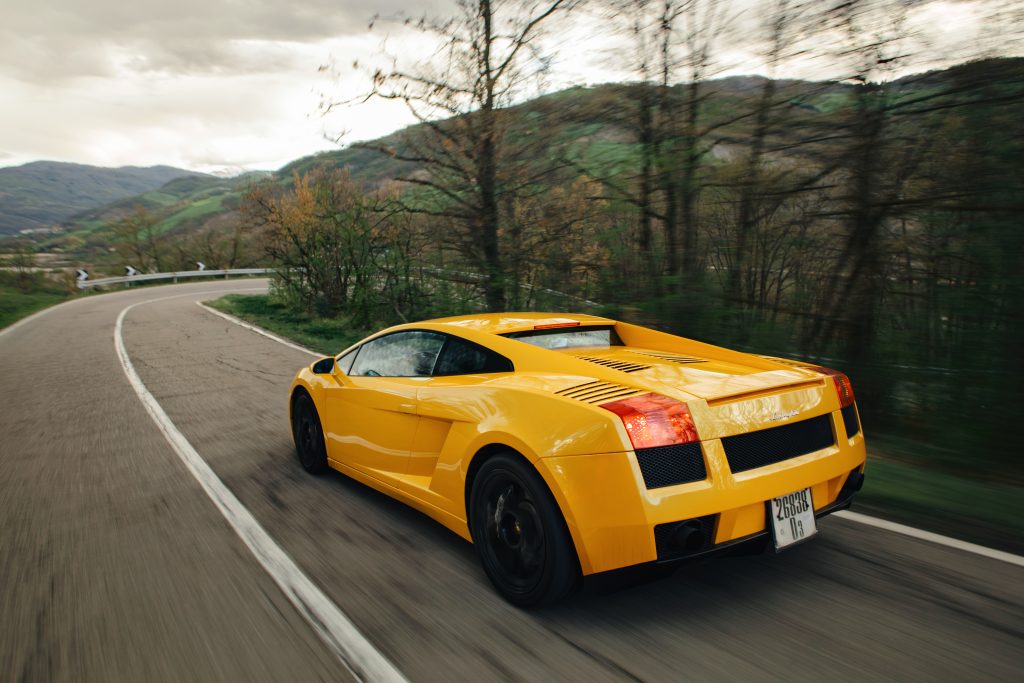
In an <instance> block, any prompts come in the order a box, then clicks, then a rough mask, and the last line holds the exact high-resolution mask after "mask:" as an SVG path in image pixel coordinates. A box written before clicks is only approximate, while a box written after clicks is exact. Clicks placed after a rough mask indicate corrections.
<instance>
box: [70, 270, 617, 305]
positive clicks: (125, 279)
mask: <svg viewBox="0 0 1024 683" xmlns="http://www.w3.org/2000/svg"><path fill="white" fill-rule="evenodd" d="M424 270H426V271H427V272H429V273H431V274H433V275H434V276H435V277H437V278H440V279H444V280H451V281H459V282H482V281H483V279H484V277H483V275H481V274H479V273H469V272H465V271H458V270H444V269H441V268H425V269H424ZM273 272H275V269H274V268H231V269H227V270H179V271H176V272H171V273H139V274H138V275H122V276H121V277H103V278H100V279H99V280H78V288H79V289H90V288H92V287H103V286H105V285H129V284H131V283H133V282H153V281H155V280H171V281H172V282H177V281H178V280H179V279H188V278H193V277H217V276H222V277H225V278H227V277H230V276H232V275H269V274H271V273H273ZM519 286H520V287H522V288H523V289H529V290H536V291H539V292H544V293H545V294H551V295H553V296H560V297H564V298H566V299H572V300H573V301H576V302H579V303H581V304H584V305H585V306H590V307H593V308H598V307H600V305H601V304H599V303H597V302H596V301H590V300H589V299H584V298H583V297H578V296H574V295H572V294H566V293H565V292H559V291H556V290H554V289H548V288H547V287H540V286H537V285H531V284H527V283H522V284H520V285H519Z"/></svg>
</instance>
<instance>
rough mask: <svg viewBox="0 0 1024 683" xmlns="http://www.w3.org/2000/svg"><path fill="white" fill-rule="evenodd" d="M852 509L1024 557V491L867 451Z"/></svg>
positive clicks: (1015, 487)
mask: <svg viewBox="0 0 1024 683" xmlns="http://www.w3.org/2000/svg"><path fill="white" fill-rule="evenodd" d="M868 440H869V446H868V464H867V468H866V469H865V472H864V474H865V477H866V478H865V480H864V489H863V490H862V491H861V492H860V494H858V496H857V498H856V500H855V501H854V504H853V509H854V510H857V511H862V512H876V513H878V514H879V515H881V516H884V517H887V518H889V519H892V520H894V521H897V522H903V523H906V524H910V525H912V526H916V527H920V528H924V529H930V530H933V531H936V532H939V533H945V534H949V535H951V536H955V537H957V538H962V539H963V540H965V541H970V542H972V543H980V544H982V545H989V546H992V547H996V548H1000V549H1002V550H1008V551H1010V552H1017V553H1021V552H1024V490H1022V489H1021V488H1020V487H1018V486H1012V485H1008V484H998V483H994V482H986V481H975V480H973V479H965V478H963V477H958V476H956V475H953V474H948V473H946V472H941V471H938V470H935V469H930V468H927V467H922V466H920V465H918V464H913V465H912V464H908V463H903V462H897V461H893V460H887V459H885V458H882V457H879V456H878V455H877V454H875V453H873V452H872V451H871V447H870V434H869V435H868Z"/></svg>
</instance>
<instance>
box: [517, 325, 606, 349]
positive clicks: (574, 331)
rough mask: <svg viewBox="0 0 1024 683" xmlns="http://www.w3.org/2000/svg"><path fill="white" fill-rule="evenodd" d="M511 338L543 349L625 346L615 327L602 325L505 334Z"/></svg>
mask: <svg viewBox="0 0 1024 683" xmlns="http://www.w3.org/2000/svg"><path fill="white" fill-rule="evenodd" d="M504 336H506V337H509V338H510V339H518V340H519V341H521V342H526V343H527V344H532V345H533V346H539V347H540V348H542V349H574V348H578V347H584V346H623V344H622V340H621V339H620V338H619V335H618V333H616V332H615V328H614V327H612V326H611V325H606V326H601V327H594V326H591V327H559V328H555V329H549V330H524V331H523V332H512V333H510V334H506V335H504Z"/></svg>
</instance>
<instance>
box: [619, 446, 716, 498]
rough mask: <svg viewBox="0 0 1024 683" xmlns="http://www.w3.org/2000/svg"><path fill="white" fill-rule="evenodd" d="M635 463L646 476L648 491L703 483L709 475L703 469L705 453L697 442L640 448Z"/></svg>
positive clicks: (645, 483)
mask: <svg viewBox="0 0 1024 683" xmlns="http://www.w3.org/2000/svg"><path fill="white" fill-rule="evenodd" d="M636 460H637V462H638V463H639V464H640V473H641V474H643V476H644V485H645V486H647V488H649V489H659V488H662V487H664V486H675V485H676V484H686V483H688V482H691V481H704V480H705V479H707V476H708V473H707V470H706V469H705V468H704V454H703V453H702V452H701V449H700V444H699V443H696V442H694V443H684V444H677V445H674V446H655V447H654V448H638V449H636Z"/></svg>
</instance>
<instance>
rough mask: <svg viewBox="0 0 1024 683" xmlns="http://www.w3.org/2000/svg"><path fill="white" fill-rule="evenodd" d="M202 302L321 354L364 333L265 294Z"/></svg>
mask: <svg viewBox="0 0 1024 683" xmlns="http://www.w3.org/2000/svg"><path fill="white" fill-rule="evenodd" d="M206 303H207V305H208V306H210V307H211V308H216V309H217V310H218V311H223V312H224V313H229V314H231V315H233V316H235V317H236V318H241V319H242V320H244V321H246V322H249V323H252V324H253V325H258V326H259V327H262V328H263V329H265V330H268V331H270V332H273V333H274V334H276V335H279V336H281V337H284V338H286V339H290V340H291V341H293V342H295V343H296V344H301V345H302V346H305V347H306V348H308V349H310V350H312V351H316V352H317V353H322V354H323V355H325V356H330V355H334V354H336V353H338V352H340V351H341V350H342V349H344V348H345V347H347V346H351V345H352V344H354V343H355V342H357V341H359V340H360V339H362V338H363V337H364V336H365V334H362V333H361V332H362V331H361V330H353V329H352V328H351V326H350V325H349V324H348V322H347V321H345V320H340V319H337V318H315V317H313V316H310V315H306V314H304V313H296V312H295V311H293V310H291V309H290V308H288V306H286V305H285V304H283V303H279V302H276V301H273V300H272V299H271V298H270V297H269V296H267V295H261V294H229V295H227V296H225V297H222V298H220V299H216V300H214V301H208V302H206Z"/></svg>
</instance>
